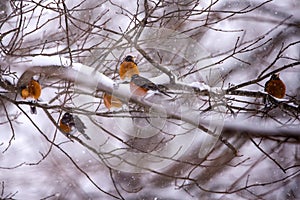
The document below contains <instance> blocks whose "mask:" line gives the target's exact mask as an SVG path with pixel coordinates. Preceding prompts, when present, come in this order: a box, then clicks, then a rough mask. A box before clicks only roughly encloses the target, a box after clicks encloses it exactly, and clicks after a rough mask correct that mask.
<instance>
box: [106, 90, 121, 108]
mask: <svg viewBox="0 0 300 200" xmlns="http://www.w3.org/2000/svg"><path fill="white" fill-rule="evenodd" d="M103 101H104V105H105V107H106V108H107V109H108V110H110V109H111V108H121V107H122V105H123V103H122V102H121V101H120V99H118V98H117V97H115V96H112V95H110V94H107V93H104V94H103Z"/></svg>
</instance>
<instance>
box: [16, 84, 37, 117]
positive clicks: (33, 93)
mask: <svg viewBox="0 0 300 200" xmlns="http://www.w3.org/2000/svg"><path fill="white" fill-rule="evenodd" d="M20 93H21V97H22V98H23V99H27V98H32V99H33V103H36V102H37V100H38V98H39V97H40V96H41V94H42V86H41V84H40V83H39V81H38V80H35V79H34V78H31V80H30V81H29V83H28V84H27V85H23V86H21V92H20ZM30 112H31V113H32V114H36V113H37V111H36V107H35V106H33V105H32V106H30Z"/></svg>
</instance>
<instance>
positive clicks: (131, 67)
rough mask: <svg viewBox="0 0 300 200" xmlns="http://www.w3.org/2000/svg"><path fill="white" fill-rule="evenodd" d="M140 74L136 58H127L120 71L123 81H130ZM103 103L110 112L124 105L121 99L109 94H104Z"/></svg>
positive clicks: (129, 56)
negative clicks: (133, 76)
mask: <svg viewBox="0 0 300 200" xmlns="http://www.w3.org/2000/svg"><path fill="white" fill-rule="evenodd" d="M139 73H140V71H139V68H138V66H137V64H136V63H135V62H134V57H133V56H131V55H128V56H126V57H125V59H124V60H123V62H122V63H121V65H120V69H119V75H120V78H121V80H124V81H129V80H130V79H131V77H132V75H134V74H139ZM103 101H104V105H105V107H106V108H107V109H108V110H110V109H111V108H120V107H122V105H123V104H122V102H121V100H120V99H118V98H117V97H114V96H112V95H110V94H107V93H104V95H103Z"/></svg>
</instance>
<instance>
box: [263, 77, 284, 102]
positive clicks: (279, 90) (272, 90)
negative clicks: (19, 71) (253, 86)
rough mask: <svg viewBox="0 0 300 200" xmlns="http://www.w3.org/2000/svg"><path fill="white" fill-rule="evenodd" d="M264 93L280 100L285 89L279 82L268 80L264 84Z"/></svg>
mask: <svg viewBox="0 0 300 200" xmlns="http://www.w3.org/2000/svg"><path fill="white" fill-rule="evenodd" d="M265 91H266V92H267V93H268V94H270V95H272V96H274V97H276V98H280V99H281V98H283V97H284V96H285V92H286V87H285V85H284V83H283V82H282V81H281V80H270V81H268V83H267V84H266V88H265Z"/></svg>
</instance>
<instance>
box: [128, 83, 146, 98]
mask: <svg viewBox="0 0 300 200" xmlns="http://www.w3.org/2000/svg"><path fill="white" fill-rule="evenodd" d="M130 91H131V93H132V94H134V95H137V96H145V95H146V94H147V91H148V89H146V88H142V87H140V86H137V85H136V84H134V83H133V82H130Z"/></svg>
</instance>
